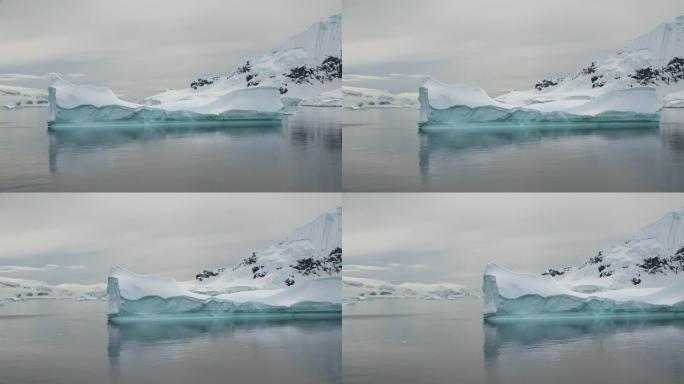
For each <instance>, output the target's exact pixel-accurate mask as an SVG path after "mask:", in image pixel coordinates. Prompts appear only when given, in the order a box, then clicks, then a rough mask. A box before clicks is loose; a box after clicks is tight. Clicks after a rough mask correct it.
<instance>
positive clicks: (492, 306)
mask: <svg viewBox="0 0 684 384" xmlns="http://www.w3.org/2000/svg"><path fill="white" fill-rule="evenodd" d="M482 289H483V291H484V295H485V308H484V314H485V316H549V315H551V316H557V315H616V314H634V313H650V312H658V313H668V312H671V313H674V312H684V209H679V210H677V211H675V212H671V213H669V214H667V215H665V216H664V217H663V218H661V219H660V220H658V221H657V222H656V223H654V224H652V225H649V226H647V227H645V228H644V229H642V230H641V231H640V232H639V233H638V234H637V235H636V236H635V237H634V238H633V239H632V240H630V241H628V242H626V243H621V244H617V245H615V246H613V247H612V248H610V249H607V250H604V251H599V252H598V253H597V254H596V255H595V256H592V257H590V258H589V259H587V260H586V261H585V262H584V263H583V264H582V265H580V266H577V267H565V268H558V269H549V270H547V271H545V272H543V273H541V274H532V273H516V272H512V271H509V270H507V269H505V268H502V267H500V266H497V265H495V264H490V265H488V266H487V269H486V270H485V273H484V278H483V287H482Z"/></svg>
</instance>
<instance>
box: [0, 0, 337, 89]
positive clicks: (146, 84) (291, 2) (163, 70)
mask: <svg viewBox="0 0 684 384" xmlns="http://www.w3.org/2000/svg"><path fill="white" fill-rule="evenodd" d="M340 11H341V0H278V1H273V0H249V1H235V0H197V1H185V0H116V1H111V0H60V1H54V0H0V37H1V38H0V52H2V54H1V55H0V79H4V80H3V83H4V84H7V85H12V84H11V83H9V82H8V81H6V80H7V76H2V74H8V73H11V74H28V75H33V76H41V75H44V74H46V73H49V72H59V73H62V74H76V75H87V76H71V77H70V79H71V80H78V81H83V82H85V81H87V82H94V83H100V84H106V85H109V86H110V87H112V88H113V89H114V90H115V91H116V92H119V93H124V94H125V95H128V96H132V97H144V96H149V95H152V94H154V93H157V92H159V91H161V90H164V89H166V88H177V87H187V86H189V83H190V81H192V80H194V79H195V78H196V77H197V76H206V75H214V74H229V73H231V72H232V71H233V70H235V68H236V67H237V65H238V64H241V63H243V62H244V61H245V60H246V59H248V58H250V57H252V56H256V55H260V54H262V53H267V52H269V51H271V50H273V49H275V48H277V47H278V46H280V44H281V43H282V42H284V41H285V40H286V39H287V38H288V37H289V36H291V35H294V34H297V33H299V32H302V31H303V30H305V29H306V28H308V27H309V26H310V25H311V24H313V23H315V22H317V21H320V20H324V19H325V18H327V17H328V16H330V15H333V14H336V13H339V12H340ZM18 82H19V81H14V83H18ZM22 84H23V85H27V86H39V85H40V84H43V85H45V84H46V81H45V80H43V81H42V82H41V81H27V79H23V80H22Z"/></svg>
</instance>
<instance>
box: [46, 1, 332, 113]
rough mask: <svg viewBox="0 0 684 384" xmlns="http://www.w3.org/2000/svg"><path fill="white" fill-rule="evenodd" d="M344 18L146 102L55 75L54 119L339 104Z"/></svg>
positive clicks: (277, 109)
mask: <svg viewBox="0 0 684 384" xmlns="http://www.w3.org/2000/svg"><path fill="white" fill-rule="evenodd" d="M341 36H342V17H341V16H340V15H335V16H332V17H330V18H328V19H327V20H325V21H322V22H318V23H315V24H314V25H312V26H311V27H309V28H308V29H307V30H306V31H304V32H302V33H300V34H298V35H296V36H293V37H292V38H290V39H289V40H287V41H286V42H285V43H284V44H283V45H282V46H281V47H280V48H278V49H276V50H274V51H272V52H270V53H266V54H263V55H261V56H259V57H255V58H251V59H249V60H246V61H245V63H244V64H242V65H240V66H239V67H238V68H236V69H235V70H234V71H233V72H232V73H230V74H228V75H222V76H211V77H200V78H197V80H194V81H192V82H190V83H189V84H188V87H187V88H184V89H176V90H166V91H164V92H161V93H159V94H156V95H153V96H150V97H147V98H146V99H144V101H143V102H142V103H135V102H131V101H127V100H124V99H123V98H121V97H119V96H117V95H115V94H114V92H112V90H111V89H109V88H107V87H99V86H93V85H77V84H72V83H70V82H68V81H66V80H63V79H61V78H59V76H55V79H54V81H53V82H52V84H51V86H50V88H49V101H50V121H51V122H52V123H55V124H53V126H55V125H58V124H59V123H89V122H111V121H125V122H130V121H133V122H136V121H146V122H148V121H159V120H205V119H212V120H230V119H274V118H280V117H281V116H282V112H283V109H284V106H293V105H295V106H296V105H300V104H301V105H307V106H339V105H341V100H340V97H338V95H340V89H341V87H342V39H341Z"/></svg>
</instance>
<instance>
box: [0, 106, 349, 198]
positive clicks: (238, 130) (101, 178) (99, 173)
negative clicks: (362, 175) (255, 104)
mask: <svg viewBox="0 0 684 384" xmlns="http://www.w3.org/2000/svg"><path fill="white" fill-rule="evenodd" d="M47 118H48V110H47V108H24V109H20V110H0V191H75V192H97V191H107V192H119V191H123V192H224V191H226V192H233V191H238V192H239V191H249V192H326V191H339V190H341V185H342V178H341V169H342V168H341V167H342V133H341V128H340V123H341V111H340V108H315V107H303V108H301V109H300V110H299V112H298V113H297V114H295V115H293V116H286V117H285V118H284V119H283V120H282V121H271V122H268V121H261V122H231V123H225V124H212V125H189V124H187V125H183V124H173V125H168V126H164V125H161V126H160V125H155V126H152V127H150V126H147V127H145V126H127V127H111V126H110V127H104V126H91V127H89V126H82V127H78V128H75V127H73V128H69V129H61V130H58V131H50V132H49V131H48V129H47Z"/></svg>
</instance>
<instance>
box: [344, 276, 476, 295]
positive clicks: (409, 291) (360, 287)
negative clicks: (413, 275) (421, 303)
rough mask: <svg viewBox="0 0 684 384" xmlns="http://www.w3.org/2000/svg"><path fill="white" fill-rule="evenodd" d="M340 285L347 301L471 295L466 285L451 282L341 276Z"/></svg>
mask: <svg viewBox="0 0 684 384" xmlns="http://www.w3.org/2000/svg"><path fill="white" fill-rule="evenodd" d="M342 285H343V287H344V289H343V292H344V297H345V300H349V301H356V300H372V299H396V298H402V299H407V298H411V299H424V300H455V299H460V298H463V297H467V296H473V293H472V292H471V291H470V290H469V289H468V288H467V287H465V286H463V285H459V284H453V283H412V282H404V283H398V284H394V283H391V282H389V281H385V280H378V279H369V278H364V277H353V276H343V277H342Z"/></svg>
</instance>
